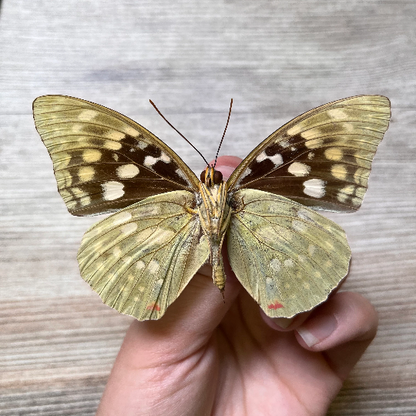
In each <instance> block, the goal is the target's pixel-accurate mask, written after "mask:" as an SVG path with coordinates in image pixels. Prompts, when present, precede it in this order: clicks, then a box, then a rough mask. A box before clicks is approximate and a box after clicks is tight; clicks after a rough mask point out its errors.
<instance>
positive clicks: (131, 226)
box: [120, 222, 137, 235]
mask: <svg viewBox="0 0 416 416" xmlns="http://www.w3.org/2000/svg"><path fill="white" fill-rule="evenodd" d="M136 230H137V223H136V222H129V223H128V224H124V225H123V226H121V227H120V232H121V233H122V234H124V235H129V234H131V233H134V232H135V231H136Z"/></svg>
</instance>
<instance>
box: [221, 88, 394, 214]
mask: <svg viewBox="0 0 416 416" xmlns="http://www.w3.org/2000/svg"><path fill="white" fill-rule="evenodd" d="M389 120H390V102H389V100H388V99H387V98H386V97H383V96H379V95H361V96H355V97H350V98H345V99H342V100H338V101H334V102H332V103H328V104H325V105H322V106H320V107H317V108H315V109H313V110H310V111H308V112H306V113H304V114H302V115H300V116H298V117H296V118H295V119H293V120H292V121H290V122H289V123H287V124H285V125H284V126H283V127H281V128H280V129H278V130H277V131H275V132H274V133H272V134H271V135H270V136H269V137H268V138H267V139H266V140H264V141H263V142H262V143H261V144H260V145H259V146H257V147H256V148H255V149H254V150H253V151H252V152H251V153H250V154H249V155H248V156H247V157H246V158H245V159H244V160H243V161H242V162H241V164H240V165H239V166H238V167H237V169H236V170H235V171H234V172H233V174H232V175H231V177H230V178H229V180H228V181H227V184H228V186H229V189H230V190H231V191H233V190H236V189H242V188H244V189H249V188H251V189H259V190H263V191H267V192H272V193H275V194H278V195H282V196H285V197H287V198H290V199H293V200H295V201H297V202H300V203H302V204H304V205H307V206H311V207H313V208H315V209H326V210H333V211H356V210H357V209H358V208H359V207H360V206H361V203H362V200H363V198H364V194H365V192H366V190H367V185H368V177H369V174H370V170H371V163H372V160H373V157H374V155H375V152H376V149H377V146H378V144H379V143H380V141H381V139H382V138H383V135H384V133H385V132H386V130H387V127H388V124H389Z"/></svg>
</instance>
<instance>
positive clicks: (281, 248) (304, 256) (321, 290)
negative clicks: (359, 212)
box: [227, 189, 351, 318]
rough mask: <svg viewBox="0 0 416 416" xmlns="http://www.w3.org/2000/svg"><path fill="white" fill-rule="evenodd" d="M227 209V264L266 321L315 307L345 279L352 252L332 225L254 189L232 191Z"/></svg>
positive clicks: (343, 236) (328, 221) (299, 206)
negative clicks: (229, 209)
mask: <svg viewBox="0 0 416 416" xmlns="http://www.w3.org/2000/svg"><path fill="white" fill-rule="evenodd" d="M232 205H233V206H235V207H236V210H235V212H234V213H233V214H232V217H231V224H230V227H229V231H228V243H227V244H228V256H229V260H230V264H231V267H232V269H233V271H234V273H235V274H236V276H237V278H238V279H239V280H240V282H241V284H242V285H243V286H244V288H245V289H246V290H247V292H248V293H249V294H250V295H251V296H252V297H253V298H254V299H255V300H256V302H257V303H258V304H259V305H260V306H261V308H262V309H263V310H264V312H265V313H266V314H267V315H268V316H271V317H285V318H290V317H292V316H294V315H296V314H298V313H300V312H305V311H308V310H310V309H312V308H314V307H315V306H316V305H319V304H320V303H322V302H323V301H325V300H326V299H327V298H328V295H329V294H330V293H331V291H332V290H334V289H335V288H336V287H337V286H338V285H339V283H340V282H341V280H342V279H343V278H344V277H345V276H346V275H347V273H348V268H349V262H350V257H351V251H350V248H349V246H348V242H347V239H346V236H345V232H344V231H343V230H342V228H341V227H339V226H338V225H337V224H335V223H334V222H332V221H330V220H329V219H327V218H325V217H323V216H322V215H319V214H318V213H317V212H315V211H313V210H311V209H310V208H307V207H305V206H303V205H301V204H299V203H297V202H294V201H291V200H289V199H287V198H284V197H281V196H278V195H274V194H271V193H268V192H263V191H258V190H254V189H244V190H239V191H237V192H236V193H235V194H234V195H233V198H232Z"/></svg>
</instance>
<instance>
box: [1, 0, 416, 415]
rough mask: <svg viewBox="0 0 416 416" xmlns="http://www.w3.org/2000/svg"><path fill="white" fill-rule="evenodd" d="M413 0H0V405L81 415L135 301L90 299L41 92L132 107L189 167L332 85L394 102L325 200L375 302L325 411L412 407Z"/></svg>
mask: <svg viewBox="0 0 416 416" xmlns="http://www.w3.org/2000/svg"><path fill="white" fill-rule="evenodd" d="M415 22H416V2H415V1H414V0H408V1H400V0H399V1H398V0H369V1H362V0H359V1H358V0H333V1H331V2H326V1H318V0H307V1H305V0H283V1H266V0H257V1H254V2H253V1H248V0H241V1H236V0H228V1H225V0H223V1H221V0H199V1H198V2H194V1H191V0H179V1H176V2H172V1H167V0H153V1H149V2H140V1H137V2H132V1H128V0H120V1H117V2H113V1H104V0H102V1H98V0H89V1H83V2H79V1H75V0H66V1H65V2H56V1H52V0H44V1H41V2H40V1H33V2H28V1H24V0H14V1H11V0H4V1H3V4H2V7H1V18H0V97H1V100H0V104H1V105H0V131H1V136H0V137H1V138H0V155H1V165H0V189H1V192H0V214H1V215H0V229H1V230H0V232H1V234H0V239H1V243H0V244H1V246H0V247H1V249H0V311H1V312H0V319H1V323H0V325H1V327H0V331H1V333H0V396H1V397H0V415H8V416H14V415H36V416H37V415H93V414H94V412H95V408H96V406H97V404H98V401H99V399H100V396H101V393H102V391H103V389H104V386H105V382H106V378H107V376H108V374H109V371H110V369H111V366H112V362H113V360H114V358H115V356H116V354H117V351H118V348H119V346H120V344H121V342H122V339H123V336H124V333H125V330H126V328H127V327H128V325H129V323H130V322H131V320H130V318H127V317H124V316H121V315H119V314H118V313H117V312H115V311H113V310H111V309H110V308H108V307H106V306H104V305H102V304H101V301H100V300H99V299H98V298H97V297H96V295H95V294H94V293H92V292H91V290H90V289H89V287H88V286H87V285H86V284H85V283H84V282H83V280H82V279H81V278H80V277H79V273H78V268H77V263H76V252H77V249H78V245H79V241H80V239H81V237H82V234H83V232H84V231H85V230H86V229H87V226H88V225H89V224H91V223H93V222H95V221H96V219H91V218H74V217H71V216H70V215H69V214H68V213H67V211H66V208H65V206H64V204H63V202H62V200H61V199H60V196H59V195H58V193H57V191H56V185H55V179H54V177H53V173H52V165H51V162H50V160H49V157H48V155H47V152H46V150H45V148H44V147H43V145H42V144H41V142H40V139H39V137H38V135H37V134H36V132H35V129H34V127H33V121H32V116H31V103H32V101H33V99H34V98H35V97H36V96H39V95H42V94H67V95H74V96H77V97H81V98H84V99H87V100H91V101H95V102H98V103H100V104H103V105H106V106H109V107H111V108H114V109H115V110H118V111H120V112H122V113H124V114H126V115H128V116H130V117H132V118H133V119H135V120H137V121H138V122H140V123H141V124H143V125H144V126H146V127H147V128H149V129H150V130H151V131H152V132H154V133H155V134H156V135H158V136H159V137H161V138H162V139H163V140H164V141H166V142H167V143H168V144H169V145H170V146H171V147H173V148H174V149H175V150H176V151H177V152H178V153H179V154H180V155H181V156H182V157H183V158H184V160H185V161H186V162H187V163H188V164H189V165H190V166H191V167H192V168H193V169H196V170H198V171H199V170H200V169H201V168H202V167H203V163H202V161H201V160H200V158H199V157H198V155H197V154H196V153H195V152H194V151H193V150H192V149H191V148H190V147H189V146H188V145H187V144H186V143H184V142H183V140H182V139H181V138H179V137H178V136H177V135H176V134H175V133H174V132H173V131H172V130H171V129H170V128H169V127H168V126H167V125H166V124H165V123H164V122H163V121H162V120H161V119H160V118H159V116H158V115H157V114H156V113H155V111H154V110H153V109H152V108H151V106H150V105H149V103H148V101H147V100H148V98H151V99H152V100H153V101H155V102H156V103H157V105H158V106H159V107H160V109H161V110H162V111H163V112H164V114H165V115H166V116H167V117H168V118H169V119H170V120H171V121H172V123H174V124H175V125H176V127H177V128H179V129H180V130H181V131H182V132H183V133H184V134H185V135H186V136H187V137H188V138H190V139H191V140H192V141H193V142H194V143H195V144H196V145H197V146H198V148H199V149H200V150H201V151H202V152H203V153H204V154H205V155H206V157H207V158H212V157H213V156H214V153H215V149H216V146H217V143H218V141H219V138H220V137H221V133H222V129H223V126H224V123H225V119H226V113H227V109H228V104H229V99H230V98H231V97H232V98H234V112H233V115H232V119H231V124H230V127H229V131H228V135H227V139H226V142H225V145H224V148H223V150H222V154H235V155H238V156H241V157H242V156H245V155H246V154H247V153H248V152H249V151H250V150H251V149H252V148H253V147H254V146H255V145H256V144H257V143H258V142H259V141H260V140H262V139H263V138H265V137H266V136H267V135H268V134H269V133H270V132H272V131H273V130H275V129H276V128H277V127H278V126H280V125H281V124H282V123H284V122H285V121H288V120H289V119H290V118H292V117H294V116H296V115H298V114H300V113H301V112H303V111H306V110H309V109H310V108H312V107H315V106H317V105H320V104H323V103H325V102H327V101H331V100H335V99H338V98H342V97H346V96H350V95H354V94H372V93H376V94H384V95H387V96H388V97H390V99H391V101H392V105H393V118H392V123H391V126H390V129H389V131H388V132H387V135H386V137H385V140H384V141H383V142H382V144H381V146H380V149H379V151H378V153H377V156H376V159H375V163H374V169H373V172H372V175H371V179H370V190H369V192H368V193H367V196H366V198H365V201H364V205H363V207H362V209H361V210H360V211H359V212H358V213H356V214H349V215H348V214H345V215H332V216H331V218H333V219H336V221H337V222H338V223H339V224H341V225H342V226H343V227H344V228H345V229H346V231H347V234H348V237H349V241H350V243H351V247H352V251H353V264H352V271H351V273H350V277H349V279H348V281H347V283H346V284H345V288H346V289H349V290H355V291H359V292H361V293H362V294H364V295H365V296H367V297H368V298H370V299H371V301H372V302H373V303H374V305H375V306H376V307H377V310H378V312H379V315H380V327H379V332H378V336H377V338H376V340H375V341H374V342H373V344H372V345H371V346H370V348H369V349H368V351H367V352H366V354H365V355H364V357H363V358H362V360H361V361H360V362H359V364H358V365H357V366H356V368H355V369H354V371H353V372H352V374H351V376H350V377H349V379H348V380H347V381H346V383H345V386H344V388H343V389H342V391H341V393H340V394H339V396H338V398H337V399H336V400H335V402H334V403H333V405H332V407H331V409H330V411H329V414H330V415H354V416H355V415H416V349H415V336H416V302H415V301H416V276H415V275H416V273H415V272H416V214H415V213H416V186H415V179H416V161H415V158H416V140H415V131H416V98H415V97H416V23H415Z"/></svg>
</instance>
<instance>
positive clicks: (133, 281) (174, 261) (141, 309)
mask: <svg viewBox="0 0 416 416" xmlns="http://www.w3.org/2000/svg"><path fill="white" fill-rule="evenodd" d="M194 204H195V197H194V195H193V194H192V193H190V192H188V191H174V192H168V193H164V194H161V195H156V196H153V197H149V198H146V199H145V200H143V201H140V202H138V203H136V204H134V205H131V206H129V207H128V208H125V209H122V210H120V211H119V212H117V213H115V214H113V215H111V216H109V217H108V218H106V219H105V220H103V221H101V222H99V223H97V224H96V225H94V226H93V227H91V228H90V229H89V230H88V231H87V232H86V233H85V235H84V238H83V240H82V243H81V247H80V250H79V252H78V262H79V266H80V271H81V276H82V277H83V279H84V280H85V281H87V282H88V283H89V284H90V286H91V287H92V288H93V289H94V290H95V291H96V292H97V293H98V294H99V295H100V297H101V299H102V300H103V302H104V303H105V304H107V305H108V306H111V307H112V308H114V309H116V310H118V311H119V312H121V313H124V314H127V315H131V316H134V317H135V318H137V319H138V320H140V321H143V320H147V319H159V318H160V317H161V316H162V315H163V314H164V313H165V312H166V309H167V307H168V306H169V305H170V304H171V303H172V302H173V301H174V300H175V299H176V298H177V297H178V296H179V295H180V293H181V292H182V290H183V289H184V288H185V286H186V285H187V284H188V282H189V280H190V279H191V278H192V277H193V276H194V274H195V273H196V272H197V271H198V269H199V268H200V267H201V266H202V265H203V264H204V263H205V262H206V261H207V260H208V256H209V245H208V240H207V239H206V237H205V236H204V235H203V234H202V232H201V226H200V220H199V217H198V215H195V214H193V213H191V212H190V210H189V209H190V208H191V207H192V206H193V205H194Z"/></svg>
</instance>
